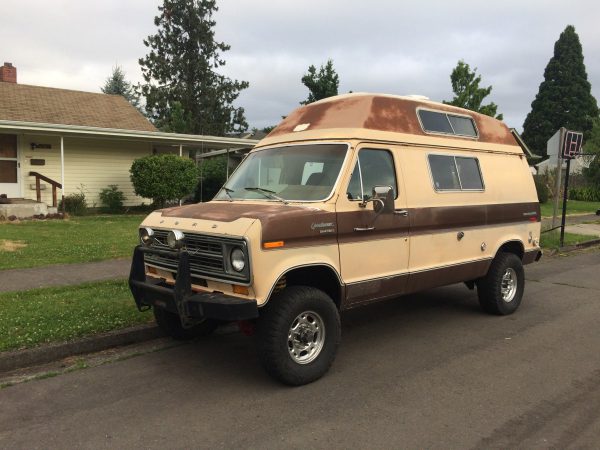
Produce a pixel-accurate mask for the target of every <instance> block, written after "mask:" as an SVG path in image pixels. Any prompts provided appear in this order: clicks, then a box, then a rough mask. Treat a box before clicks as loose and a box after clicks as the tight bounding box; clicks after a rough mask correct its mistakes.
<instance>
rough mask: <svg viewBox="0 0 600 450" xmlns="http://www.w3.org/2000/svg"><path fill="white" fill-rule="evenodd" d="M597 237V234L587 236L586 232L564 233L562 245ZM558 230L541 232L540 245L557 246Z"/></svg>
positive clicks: (558, 239) (545, 246)
mask: <svg viewBox="0 0 600 450" xmlns="http://www.w3.org/2000/svg"><path fill="white" fill-rule="evenodd" d="M593 239H598V236H589V235H586V234H575V233H565V241H564V245H565V246H567V245H575V244H580V243H582V242H586V241H591V240H593ZM559 243H560V230H554V231H550V232H548V233H543V234H542V239H541V245H542V247H543V248H546V249H552V248H556V249H557V248H559Z"/></svg>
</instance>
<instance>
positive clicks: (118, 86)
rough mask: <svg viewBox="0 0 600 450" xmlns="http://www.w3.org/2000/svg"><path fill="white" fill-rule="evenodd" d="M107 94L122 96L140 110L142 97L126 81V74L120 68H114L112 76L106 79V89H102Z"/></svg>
mask: <svg viewBox="0 0 600 450" xmlns="http://www.w3.org/2000/svg"><path fill="white" fill-rule="evenodd" d="M100 89H101V90H102V92H104V93H105V94H111V95H122V96H123V97H125V100H127V101H128V102H129V103H131V104H132V105H133V106H135V107H136V108H138V109H139V108H140V96H139V95H138V94H137V92H135V89H134V88H133V86H132V85H131V83H129V82H128V81H127V80H126V79H125V72H124V71H123V69H122V68H121V67H120V66H114V67H113V69H112V74H111V75H110V76H109V77H108V78H107V79H106V81H105V83H104V87H101V88H100Z"/></svg>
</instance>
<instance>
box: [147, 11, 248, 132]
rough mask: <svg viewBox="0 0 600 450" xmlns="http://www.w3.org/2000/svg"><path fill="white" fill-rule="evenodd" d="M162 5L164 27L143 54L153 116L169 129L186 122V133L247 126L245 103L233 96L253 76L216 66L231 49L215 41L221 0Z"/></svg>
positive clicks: (158, 22)
mask: <svg viewBox="0 0 600 450" xmlns="http://www.w3.org/2000/svg"><path fill="white" fill-rule="evenodd" d="M158 10H159V15H158V16H156V17H155V18H154V24H155V25H156V26H157V27H158V32H157V33H156V34H155V35H152V36H148V38H147V39H145V40H144V45H146V47H148V48H149V49H150V52H149V53H148V54H147V55H146V57H145V58H141V59H140V60H139V63H140V66H141V68H142V74H143V77H144V84H142V85H140V87H139V88H140V90H141V92H142V94H143V95H144V97H145V98H146V111H147V113H148V115H149V117H151V118H152V119H153V120H154V121H155V123H156V125H157V126H158V127H159V128H163V129H172V128H173V124H174V123H177V124H178V126H177V128H178V129H179V126H180V125H182V124H183V126H184V127H185V129H184V130H179V131H180V132H185V133H193V134H213V135H223V134H225V133H228V132H242V131H245V130H247V128H248V123H247V122H246V119H245V117H244V109H243V108H236V107H234V106H233V102H234V101H235V100H236V99H237V98H238V96H239V93H240V91H241V90H243V89H246V88H247V87H248V82H246V81H237V80H231V79H230V78H228V77H226V76H224V75H221V74H219V73H217V72H216V69H218V68H219V67H221V66H223V65H225V61H224V60H223V59H222V57H221V53H223V52H226V51H227V50H229V49H230V47H229V45H226V44H225V43H223V42H217V41H215V32H214V26H215V24H216V22H215V21H214V20H213V14H214V13H215V12H216V11H217V10H218V8H217V6H216V0H163V5H162V6H159V7H158ZM173 116H175V117H173Z"/></svg>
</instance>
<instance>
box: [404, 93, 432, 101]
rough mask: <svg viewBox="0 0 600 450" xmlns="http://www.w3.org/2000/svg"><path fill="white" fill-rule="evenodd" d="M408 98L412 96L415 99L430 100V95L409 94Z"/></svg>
mask: <svg viewBox="0 0 600 450" xmlns="http://www.w3.org/2000/svg"><path fill="white" fill-rule="evenodd" d="M406 98H412V99H413V100H429V97H427V96H425V95H419V94H410V95H407V96H406Z"/></svg>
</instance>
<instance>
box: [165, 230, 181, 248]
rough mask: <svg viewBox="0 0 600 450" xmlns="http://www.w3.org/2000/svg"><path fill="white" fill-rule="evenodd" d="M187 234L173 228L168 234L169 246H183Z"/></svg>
mask: <svg viewBox="0 0 600 450" xmlns="http://www.w3.org/2000/svg"><path fill="white" fill-rule="evenodd" d="M184 238H185V235H184V234H183V233H182V232H181V231H179V230H171V231H169V234H168V235H167V244H169V247H171V248H173V249H178V248H181V247H183V239H184Z"/></svg>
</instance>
